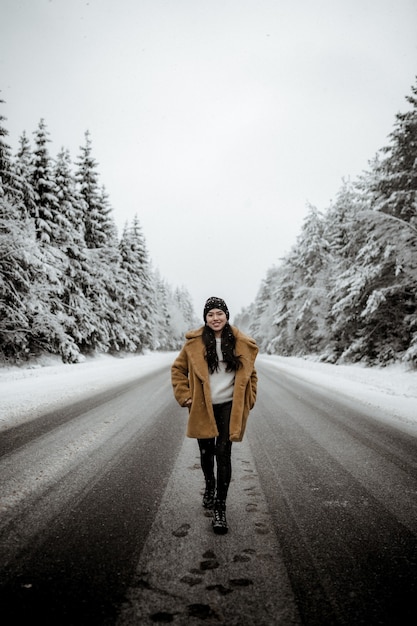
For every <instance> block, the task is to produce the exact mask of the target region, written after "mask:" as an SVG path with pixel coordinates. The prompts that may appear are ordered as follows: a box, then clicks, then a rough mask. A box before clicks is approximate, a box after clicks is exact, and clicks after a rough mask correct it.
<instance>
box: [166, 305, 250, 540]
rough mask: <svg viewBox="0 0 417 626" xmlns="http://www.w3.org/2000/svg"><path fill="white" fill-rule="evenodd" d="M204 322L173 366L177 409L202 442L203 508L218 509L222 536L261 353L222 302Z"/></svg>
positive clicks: (215, 521)
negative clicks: (235, 450)
mask: <svg viewBox="0 0 417 626" xmlns="http://www.w3.org/2000/svg"><path fill="white" fill-rule="evenodd" d="M203 317H204V322H205V325H204V326H203V327H202V328H200V329H198V330H195V331H191V332H189V333H187V334H186V339H187V341H186V343H185V345H184V347H183V349H182V350H181V352H180V354H179V355H178V357H177V358H176V360H175V362H174V364H173V365H172V385H173V389H174V395H175V398H176V400H177V401H178V403H179V404H180V405H181V406H183V407H187V408H188V410H189V419H188V428H187V435H188V437H194V438H196V439H197V440H198V445H199V449H200V460H201V469H202V470H203V474H204V479H205V492H204V497H203V507H204V508H206V509H214V516H213V520H212V525H213V530H214V532H215V533H216V534H222V535H223V534H225V533H227V531H228V526H227V521H226V498H227V493H228V489H229V485H230V480H231V475H232V464H231V451H232V442H233V441H242V439H243V435H244V432H245V428H246V422H247V419H248V415H249V411H250V410H251V409H252V408H253V406H254V404H255V400H256V391H257V380H258V379H257V374H256V370H255V359H256V355H257V353H258V348H257V346H256V344H255V342H254V341H253V339H251V338H250V337H247V336H246V335H244V334H243V333H241V332H240V331H239V330H238V329H237V328H235V327H232V326H230V324H229V309H228V308H227V305H226V303H225V301H224V300H222V299H221V298H217V297H212V298H209V299H208V300H207V302H206V303H205V306H204V312H203ZM215 460H216V463H217V481H216V477H215V473H214V461H215Z"/></svg>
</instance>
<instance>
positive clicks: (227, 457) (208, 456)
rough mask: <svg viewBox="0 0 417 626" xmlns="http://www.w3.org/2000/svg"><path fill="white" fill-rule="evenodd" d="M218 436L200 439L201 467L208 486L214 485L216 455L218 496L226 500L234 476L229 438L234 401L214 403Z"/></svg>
mask: <svg viewBox="0 0 417 626" xmlns="http://www.w3.org/2000/svg"><path fill="white" fill-rule="evenodd" d="M213 410H214V417H215V418H216V424H217V430H218V431H219V435H218V437H212V438H210V439H198V445H199V448H200V459H201V469H202V470H203V474H204V478H205V480H206V483H207V485H208V486H211V485H214V483H215V479H214V457H216V463H217V498H218V499H219V500H226V497H227V491H228V489H229V485H230V479H231V477H232V461H231V453H232V442H231V441H230V439H229V422H230V412H231V410H232V403H231V402H225V403H224V404H213Z"/></svg>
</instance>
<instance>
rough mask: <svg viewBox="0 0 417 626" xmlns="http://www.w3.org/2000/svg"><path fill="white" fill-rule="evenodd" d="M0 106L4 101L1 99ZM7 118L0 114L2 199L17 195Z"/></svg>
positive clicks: (0, 194) (0, 181) (0, 189)
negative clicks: (8, 139)
mask: <svg viewBox="0 0 417 626" xmlns="http://www.w3.org/2000/svg"><path fill="white" fill-rule="evenodd" d="M0 104H4V100H1V99H0ZM4 121H6V118H5V117H4V116H3V115H1V114H0V198H3V197H5V196H7V197H9V198H11V199H12V198H13V197H14V196H15V195H16V176H15V174H14V172H13V167H12V156H11V154H12V151H11V148H10V146H9V144H8V143H7V141H6V137H7V136H8V134H9V131H8V130H7V129H6V128H5V127H4V126H3V122H4Z"/></svg>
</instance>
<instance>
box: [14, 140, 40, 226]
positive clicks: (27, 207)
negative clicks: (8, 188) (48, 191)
mask: <svg viewBox="0 0 417 626" xmlns="http://www.w3.org/2000/svg"><path fill="white" fill-rule="evenodd" d="M13 167H14V170H15V173H16V189H17V197H18V208H19V213H20V215H21V217H22V218H26V217H27V216H30V217H32V218H33V220H34V219H35V216H36V197H35V190H34V188H33V184H32V182H33V175H32V173H33V153H32V149H31V146H30V141H29V139H28V137H27V135H26V132H23V133H22V135H21V136H20V138H19V148H18V151H17V154H16V156H15V159H14V164H13Z"/></svg>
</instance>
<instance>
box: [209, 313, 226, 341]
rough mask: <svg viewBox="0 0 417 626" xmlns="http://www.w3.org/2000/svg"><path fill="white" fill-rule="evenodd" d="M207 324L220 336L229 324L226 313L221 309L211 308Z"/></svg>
mask: <svg viewBox="0 0 417 626" xmlns="http://www.w3.org/2000/svg"><path fill="white" fill-rule="evenodd" d="M206 324H207V326H208V327H209V328H211V329H212V330H214V334H215V335H216V337H220V336H221V334H222V330H223V328H224V327H225V326H226V324H227V317H226V313H225V312H224V311H222V310H221V309H210V311H209V312H208V313H207V315H206Z"/></svg>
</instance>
